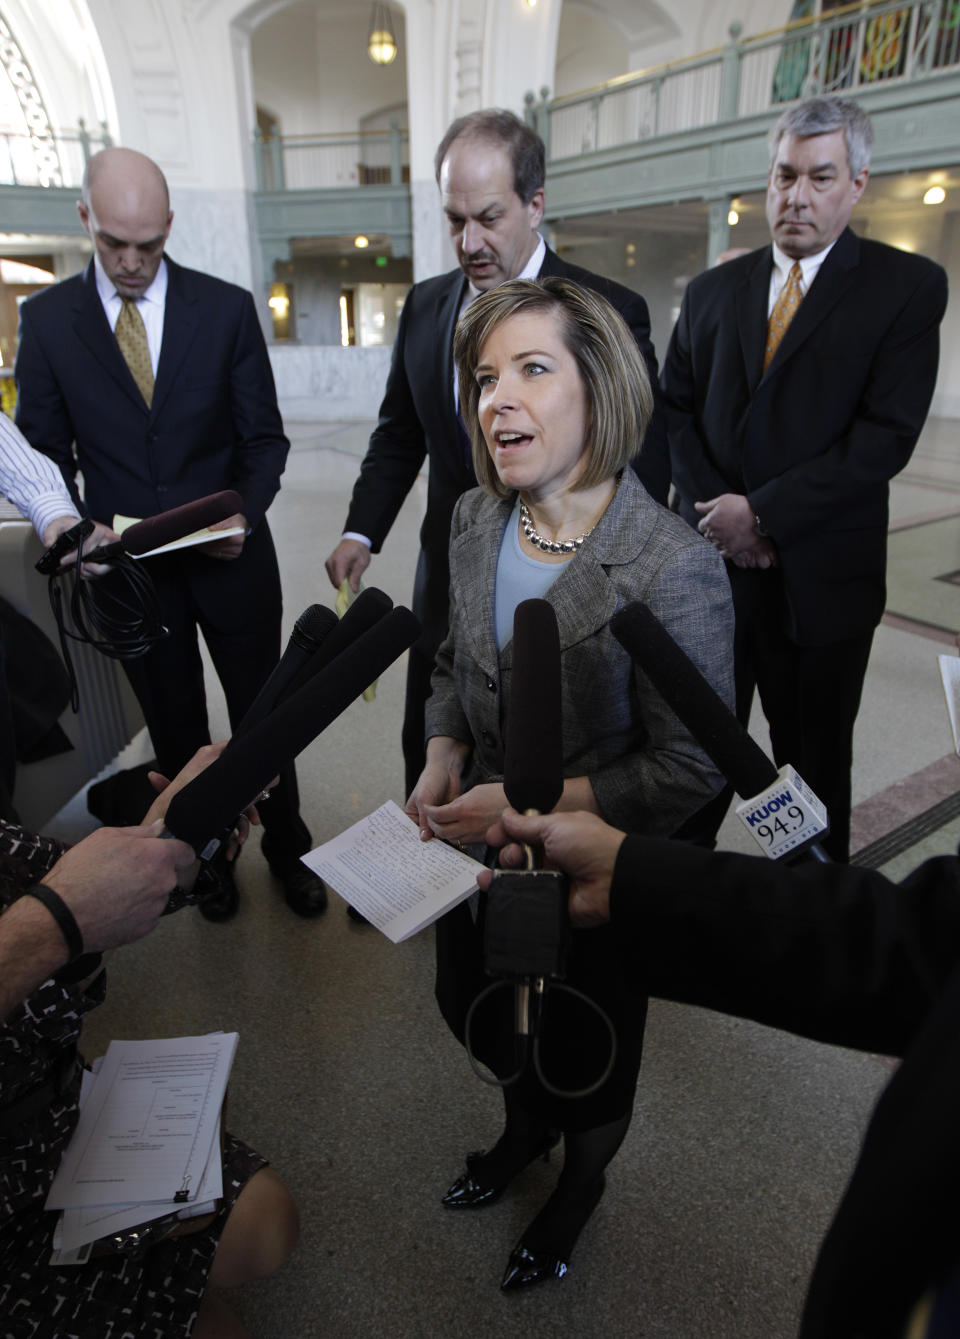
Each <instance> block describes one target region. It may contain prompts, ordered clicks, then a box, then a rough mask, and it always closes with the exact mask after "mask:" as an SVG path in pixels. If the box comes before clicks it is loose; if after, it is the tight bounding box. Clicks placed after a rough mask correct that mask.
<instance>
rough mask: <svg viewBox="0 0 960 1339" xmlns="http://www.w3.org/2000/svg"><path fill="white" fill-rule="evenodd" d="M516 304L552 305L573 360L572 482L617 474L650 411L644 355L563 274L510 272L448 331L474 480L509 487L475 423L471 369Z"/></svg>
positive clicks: (501, 492) (607, 311) (584, 483)
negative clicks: (585, 416)
mask: <svg viewBox="0 0 960 1339" xmlns="http://www.w3.org/2000/svg"><path fill="white" fill-rule="evenodd" d="M521 312H523V313H527V312H545V313H556V315H557V316H558V317H559V318H560V329H561V331H562V334H563V342H564V344H565V345H566V347H567V349H568V350H569V352H570V353H571V354H572V355H573V357H574V358H575V360H576V363H577V367H578V368H579V369H580V376H581V378H582V380H583V384H584V388H585V389H586V392H587V404H588V407H589V427H588V430H587V440H586V441H585V442H584V445H583V449H584V453H585V454H586V456H587V462H586V466H585V468H584V470H583V473H582V474H581V475H580V478H579V479H578V480H577V484H576V487H577V488H578V489H581V488H593V487H594V486H595V485H596V484H599V483H602V482H603V481H604V480H605V479H612V478H613V476H614V475H615V474H619V473H620V471H621V470H622V469H624V468H625V467H626V466H627V465H628V464H629V463H630V461H631V460H632V459H633V457H634V456H635V455H636V454H637V453H638V451H639V450H640V445H641V443H642V441H643V437H644V434H645V432H646V431H647V427H648V425H649V423H650V418H651V415H652V414H653V391H652V389H651V387H650V377H649V375H648V373H647V366H646V363H645V362H644V361H643V357H642V356H641V353H640V350H639V349H638V348H637V346H636V343H635V341H634V338H633V335H632V334H631V333H630V329H629V327H628V326H627V323H626V322H625V321H624V319H623V317H622V316H621V315H620V313H619V312H618V311H616V310H614V308H613V307H611V305H610V303H609V302H607V300H606V298H602V297H600V295H599V294H598V293H594V292H593V291H592V289H589V288H583V287H582V286H581V285H580V284H575V283H572V282H571V281H570V280H569V279H561V278H560V277H559V276H557V275H550V276H548V277H547V278H545V279H536V280H531V279H512V280H510V281H509V282H508V283H505V284H499V285H498V286H497V287H496V288H491V289H489V290H488V291H487V292H486V293H482V294H481V295H480V297H478V298H477V299H476V301H475V302H473V303H471V305H470V306H469V307H468V308H467V310H466V311H465V312H464V314H463V316H461V318H460V320H459V322H458V324H457V330H456V334H455V335H454V338H453V356H454V359H455V361H456V365H457V379H458V385H459V391H460V404H461V408H462V411H463V421H464V423H465V424H466V426H467V429H468V431H469V433H470V443H471V446H472V448H473V468H474V471H475V473H476V476H477V482H478V483H479V484H480V486H481V488H483V489H485V490H486V492H488V493H491V494H492V495H493V496H494V497H498V498H504V499H505V498H508V497H510V496H511V494H512V493H513V491H514V490H513V489H511V488H507V487H506V485H504V484H503V483H501V481H500V477H499V475H498V474H497V471H496V469H495V467H494V464H493V461H492V460H491V458H490V452H489V451H488V450H487V444H486V441H485V440H484V436H483V432H482V431H481V428H480V418H479V414H478V405H479V403H480V387H479V385H478V384H477V378H476V369H477V367H478V366H479V364H480V356H481V354H482V352H483V347H484V345H485V344H486V342H487V340H488V339H489V338H490V336H491V335H492V334H493V332H494V331H495V330H496V329H498V327H499V326H501V325H503V323H504V321H509V320H510V318H511V316H517V315H519V314H520V313H521Z"/></svg>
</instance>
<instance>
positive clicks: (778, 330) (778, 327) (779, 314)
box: [763, 260, 803, 372]
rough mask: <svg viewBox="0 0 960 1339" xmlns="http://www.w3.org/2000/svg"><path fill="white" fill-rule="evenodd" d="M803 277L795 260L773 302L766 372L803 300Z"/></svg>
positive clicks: (765, 364)
mask: <svg viewBox="0 0 960 1339" xmlns="http://www.w3.org/2000/svg"><path fill="white" fill-rule="evenodd" d="M802 277H803V271H802V270H801V269H800V262H799V260H795V261H794V262H793V264H792V265H791V266H790V273H789V274H788V275H787V282H786V283H785V284H784V286H783V288H781V290H780V296H779V297H778V298H777V300H776V302H775V303H774V304H773V311H772V312H771V313H770V320H769V322H768V323H767V347H766V348H765V349H764V352H763V370H764V372H766V370H767V368H768V367H769V366H770V360H771V358H772V357H773V355H774V354H775V353H776V351H777V349H779V347H780V341H781V340H782V339H783V337H784V335H785V334H786V333H787V328H788V327H789V325H790V322H791V321H792V320H793V318H794V317H795V316H796V314H797V308H798V307H799V306H800V303H801V302H802V301H803V293H802V292H801V290H800V281H801V279H802Z"/></svg>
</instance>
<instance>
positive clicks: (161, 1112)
mask: <svg viewBox="0 0 960 1339" xmlns="http://www.w3.org/2000/svg"><path fill="white" fill-rule="evenodd" d="M237 1040H238V1037H237V1033H236V1032H216V1033H211V1034H209V1035H208V1036H205V1037H174V1038H169V1039H166V1040H153V1041H115V1042H111V1044H110V1046H109V1048H108V1050H107V1053H106V1055H105V1056H104V1058H103V1061H102V1063H101V1064H100V1067H99V1071H98V1073H97V1074H96V1076H95V1077H94V1076H92V1075H85V1076H84V1078H85V1083H86V1088H85V1092H84V1094H83V1095H82V1099H81V1102H82V1104H81V1108H80V1118H79V1120H78V1122H77V1128H76V1129H75V1130H74V1132H73V1137H72V1139H71V1140H70V1143H69V1144H68V1145H67V1147H66V1149H65V1151H64V1154H63V1160H62V1161H61V1163H60V1168H59V1170H58V1172H57V1175H56V1176H55V1177H54V1181H53V1185H52V1186H51V1187H50V1193H49V1194H48V1196H47V1201H46V1206H45V1207H46V1208H47V1209H62V1210H63V1213H62V1215H61V1218H60V1220H59V1222H58V1224H57V1227H56V1229H55V1232H54V1247H55V1250H54V1254H53V1256H52V1257H51V1264H60V1265H64V1264H74V1263H75V1264H82V1263H83V1261H84V1260H86V1259H87V1257H88V1255H89V1253H90V1248H91V1246H92V1244H93V1243H94V1242H95V1241H97V1240H98V1239H99V1238H100V1237H105V1236H109V1235H112V1234H113V1233H115V1232H121V1231H125V1230H127V1229H128V1228H134V1227H136V1226H137V1225H138V1224H140V1223H145V1222H148V1221H150V1220H151V1219H153V1218H161V1217H166V1216H167V1215H168V1214H170V1213H171V1212H175V1211H176V1212H179V1214H180V1215H181V1216H182V1217H193V1216H195V1215H197V1214H202V1213H208V1212H210V1211H211V1210H212V1209H214V1208H215V1207H216V1201H217V1200H218V1199H219V1198H220V1197H221V1196H222V1194H223V1169H222V1163H221V1157H220V1110H221V1108H222V1106H223V1099H224V1095H225V1093H226V1090H227V1080H228V1078H229V1076H230V1069H231V1066H232V1065H233V1057H234V1055H235V1054H236V1049H237Z"/></svg>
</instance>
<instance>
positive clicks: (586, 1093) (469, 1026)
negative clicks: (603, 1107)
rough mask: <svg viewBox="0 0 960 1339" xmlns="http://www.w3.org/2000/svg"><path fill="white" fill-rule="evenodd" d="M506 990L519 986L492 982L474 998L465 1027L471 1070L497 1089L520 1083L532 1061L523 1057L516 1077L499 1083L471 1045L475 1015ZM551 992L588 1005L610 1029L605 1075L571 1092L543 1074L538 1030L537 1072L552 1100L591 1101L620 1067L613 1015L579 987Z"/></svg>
mask: <svg viewBox="0 0 960 1339" xmlns="http://www.w3.org/2000/svg"><path fill="white" fill-rule="evenodd" d="M502 986H506V987H508V988H509V989H510V990H513V989H515V987H516V983H515V982H513V981H507V980H500V981H494V982H492V983H491V984H490V985H489V986H485V987H484V989H483V990H481V991H480V993H479V995H477V996H476V997H475V998H474V1000H473V1001H472V1003H471V1005H470V1008H469V1009H468V1010H467V1016H466V1019H465V1020H464V1027H463V1034H464V1047H465V1049H466V1052H467V1059H468V1060H469V1061H470V1068H471V1069H472V1070H473V1072H474V1074H476V1076H477V1078H478V1079H480V1080H481V1081H482V1082H483V1083H488V1084H489V1085H490V1086H491V1087H493V1088H509V1087H510V1085H511V1084H513V1083H516V1082H517V1080H518V1079H519V1078H520V1077H521V1076H522V1075H523V1073H524V1071H525V1070H526V1068H527V1061H528V1058H529V1057H528V1055H526V1054H525V1055H524V1056H523V1057H522V1059H521V1061H520V1064H519V1066H518V1068H517V1069H516V1071H515V1072H514V1073H513V1074H511V1075H510V1077H509V1078H506V1079H499V1078H496V1077H495V1076H493V1077H491V1075H489V1074H487V1073H486V1072H485V1071H484V1070H483V1069H481V1067H480V1062H479V1061H478V1059H477V1057H476V1055H475V1053H474V1050H473V1046H472V1043H471V1034H472V1031H473V1019H474V1015H475V1014H476V1011H477V1008H478V1006H479V1005H480V1004H481V1003H482V1001H483V1000H486V999H489V997H490V996H491V995H492V994H493V992H494V991H495V990H499V989H500V988H501V987H502ZM547 989H548V990H561V991H564V992H565V993H566V994H568V995H573V996H574V997H575V998H576V999H578V1000H581V1001H582V1002H583V1003H584V1004H586V1005H588V1006H589V1007H590V1008H591V1009H592V1010H593V1011H594V1012H595V1013H596V1014H598V1015H599V1016H600V1019H601V1020H602V1022H603V1023H604V1024H605V1026H606V1028H607V1031H608V1032H609V1033H610V1054H609V1056H608V1057H607V1063H606V1065H605V1066H604V1068H603V1072H602V1073H601V1074H600V1076H599V1078H597V1079H594V1081H593V1083H590V1084H587V1086H586V1087H585V1088H568V1089H563V1088H557V1087H556V1085H555V1084H553V1083H551V1082H550V1080H549V1079H548V1078H547V1077H546V1075H545V1074H544V1072H543V1065H542V1062H541V1060H540V1033H539V1029H538V1030H537V1032H536V1034H535V1035H534V1039H533V1068H534V1072H535V1073H536V1076H537V1078H538V1079H539V1080H540V1082H541V1083H542V1084H543V1087H544V1088H545V1089H546V1091H547V1092H548V1093H550V1094H551V1096H553V1097H574V1098H576V1097H590V1096H591V1094H593V1093H595V1092H596V1091H597V1089H598V1088H601V1087H603V1085H604V1084H605V1083H606V1081H607V1079H608V1078H609V1077H610V1075H611V1074H612V1073H613V1066H614V1064H615V1063H616V1059H617V1033H616V1029H615V1028H614V1026H613V1022H612V1020H611V1018H610V1016H609V1014H607V1013H606V1012H605V1010H603V1009H601V1007H600V1005H599V1004H597V1002H596V1000H592V999H591V998H590V996H589V995H585V994H584V992H583V991H582V990H577V989H576V987H575V986H568V985H566V984H564V983H562V982H559V981H551V982H550V983H549V986H548V988H547ZM546 996H547V990H544V992H543V995H542V1000H543V1001H545V1000H546ZM525 1049H526V1048H525Z"/></svg>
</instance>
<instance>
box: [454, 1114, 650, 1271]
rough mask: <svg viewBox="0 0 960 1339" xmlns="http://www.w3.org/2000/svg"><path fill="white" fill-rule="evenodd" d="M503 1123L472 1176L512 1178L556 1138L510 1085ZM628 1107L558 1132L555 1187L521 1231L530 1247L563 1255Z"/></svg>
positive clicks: (619, 1137)
mask: <svg viewBox="0 0 960 1339" xmlns="http://www.w3.org/2000/svg"><path fill="white" fill-rule="evenodd" d="M503 1095H504V1104H505V1106H506V1125H505V1127H504V1131H503V1134H502V1135H501V1136H500V1138H499V1139H498V1140H497V1143H496V1144H495V1145H494V1146H493V1148H492V1149H491V1150H490V1152H489V1153H486V1154H484V1156H483V1157H482V1158H480V1159H479V1160H478V1161H477V1163H475V1164H474V1167H473V1170H474V1174H475V1175H477V1177H478V1179H479V1180H481V1181H484V1182H489V1183H492V1184H499V1183H501V1182H506V1181H509V1180H512V1178H513V1177H514V1176H516V1175H517V1173H518V1172H520V1171H521V1170H522V1169H523V1168H524V1167H525V1166H526V1165H527V1163H528V1162H530V1161H531V1160H532V1159H533V1158H535V1157H536V1156H537V1155H538V1154H539V1153H540V1152H546V1150H547V1149H548V1148H550V1147H551V1145H552V1144H553V1143H555V1142H556V1139H557V1137H558V1132H557V1131H556V1130H550V1129H549V1128H548V1127H547V1126H545V1125H544V1123H543V1121H542V1120H540V1118H539V1117H538V1116H537V1115H535V1114H534V1113H533V1112H532V1111H531V1110H530V1108H529V1107H528V1106H527V1105H525V1103H524V1102H523V1100H522V1098H521V1097H520V1095H518V1094H517V1093H516V1091H515V1090H514V1089H513V1088H505V1089H504V1090H503ZM631 1114H632V1113H631V1112H630V1111H628V1112H627V1113H626V1114H625V1115H623V1116H621V1117H619V1118H618V1119H617V1120H614V1121H610V1122H609V1123H608V1124H606V1125H595V1126H594V1127H593V1128H592V1129H590V1130H564V1131H563V1171H562V1172H561V1173H560V1179H559V1180H558V1182H557V1187H556V1190H554V1192H553V1194H552V1195H551V1196H550V1198H549V1199H548V1200H547V1202H546V1204H545V1205H544V1206H543V1208H542V1209H541V1210H540V1212H539V1213H538V1214H537V1216H536V1218H535V1219H534V1220H533V1222H532V1223H531V1224H530V1226H529V1227H528V1228H527V1230H526V1232H525V1233H524V1234H523V1241H524V1244H525V1245H526V1247H527V1248H528V1249H529V1250H531V1251H537V1252H544V1253H546V1254H550V1255H554V1256H556V1257H557V1258H558V1259H560V1260H565V1259H566V1258H567V1256H568V1255H569V1254H570V1252H571V1251H572V1249H573V1246H574V1243H575V1242H576V1240H577V1237H578V1236H579V1235H580V1231H581V1229H582V1228H583V1226H584V1224H585V1223H586V1221H587V1219H588V1218H589V1217H590V1215H591V1213H592V1212H593V1210H594V1208H595V1206H596V1203H597V1200H598V1199H599V1198H600V1195H601V1194H602V1193H603V1173H604V1169H605V1168H606V1167H607V1165H608V1163H610V1162H611V1160H612V1159H613V1157H614V1155H615V1154H616V1152H617V1150H618V1149H619V1147H620V1145H621V1144H622V1143H623V1140H624V1137H625V1136H626V1133H627V1130H628V1129H629V1128H630V1117H631Z"/></svg>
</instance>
